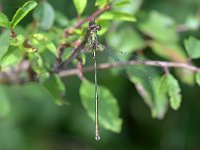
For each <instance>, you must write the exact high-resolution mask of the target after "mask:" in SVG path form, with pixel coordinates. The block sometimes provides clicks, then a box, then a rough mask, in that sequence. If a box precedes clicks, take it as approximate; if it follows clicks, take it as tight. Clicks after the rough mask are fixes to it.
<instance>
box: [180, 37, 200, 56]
mask: <svg viewBox="0 0 200 150" xmlns="http://www.w3.org/2000/svg"><path fill="white" fill-rule="evenodd" d="M184 45H185V49H186V51H187V54H188V55H189V56H190V57H191V58H194V59H196V58H200V40H198V39H196V38H194V37H189V38H188V39H186V40H185V41H184Z"/></svg>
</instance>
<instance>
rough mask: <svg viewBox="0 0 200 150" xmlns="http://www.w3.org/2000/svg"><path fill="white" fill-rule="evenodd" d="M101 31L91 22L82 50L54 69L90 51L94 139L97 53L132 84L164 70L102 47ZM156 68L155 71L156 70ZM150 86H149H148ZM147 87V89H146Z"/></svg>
mask: <svg viewBox="0 0 200 150" xmlns="http://www.w3.org/2000/svg"><path fill="white" fill-rule="evenodd" d="M99 30H101V27H100V26H99V25H96V24H95V21H94V20H91V21H90V22H89V25H88V30H87V33H88V35H89V37H88V40H87V44H86V45H85V46H84V47H82V50H80V51H78V52H76V53H74V52H72V55H71V56H70V57H69V58H68V59H67V60H66V61H63V62H62V63H61V64H59V65H58V66H57V67H56V71H60V70H63V69H67V68H65V67H66V66H67V65H66V64H69V63H70V62H72V60H73V59H75V58H77V57H79V56H80V55H81V54H82V53H85V52H87V51H88V50H91V52H92V58H93V60H94V82H95V95H94V97H95V139H96V140H99V139H100V134H99V118H98V113H99V109H98V108H99V103H98V102H99V97H98V83H97V57H96V56H97V53H98V54H99V55H101V54H102V55H104V56H105V57H107V56H108V57H107V61H109V62H110V65H111V67H115V68H118V70H120V71H121V70H124V71H123V73H124V74H125V76H126V77H127V78H133V80H134V82H135V83H137V82H143V83H144V84H147V82H146V81H151V80H152V78H154V77H155V76H157V75H158V74H160V73H162V72H163V71H162V69H158V68H164V67H162V65H161V64H159V62H157V61H150V60H147V59H145V58H143V57H138V56H136V55H133V54H130V53H126V52H123V51H117V50H115V49H112V48H110V47H106V46H103V45H101V44H99V42H98V34H97V32H98V31H99ZM156 68H157V69H156ZM148 86H151V85H148ZM148 86H147V87H148ZM147 103H148V102H147Z"/></svg>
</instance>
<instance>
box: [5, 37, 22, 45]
mask: <svg viewBox="0 0 200 150" xmlns="http://www.w3.org/2000/svg"><path fill="white" fill-rule="evenodd" d="M8 41H9V44H10V45H13V46H21V45H22V44H23V43H24V41H25V38H24V36H23V35H16V36H14V37H13V36H10V37H9V40H8Z"/></svg>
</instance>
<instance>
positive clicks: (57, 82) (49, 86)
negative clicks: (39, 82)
mask: <svg viewBox="0 0 200 150" xmlns="http://www.w3.org/2000/svg"><path fill="white" fill-rule="evenodd" d="M43 85H44V87H45V88H46V90H47V91H48V93H49V94H50V95H51V97H52V99H53V100H54V102H55V103H56V104H57V105H62V104H63V103H64V100H63V96H64V94H65V85H64V84H63V82H62V81H61V79H60V77H59V76H58V75H53V76H51V77H50V78H49V79H47V80H46V81H44V82H43Z"/></svg>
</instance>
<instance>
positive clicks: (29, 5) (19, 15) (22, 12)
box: [11, 1, 37, 28]
mask: <svg viewBox="0 0 200 150" xmlns="http://www.w3.org/2000/svg"><path fill="white" fill-rule="evenodd" d="M36 6H37V2H35V1H28V2H26V3H25V4H24V5H23V6H22V7H21V8H19V9H18V10H17V12H16V13H15V15H14V16H13V18H12V21H11V27H12V28H15V26H16V25H17V24H18V23H19V22H20V21H21V20H22V19H23V18H24V17H25V16H26V15H27V14H28V13H29V12H30V11H31V10H32V9H34V8H35V7H36Z"/></svg>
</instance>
